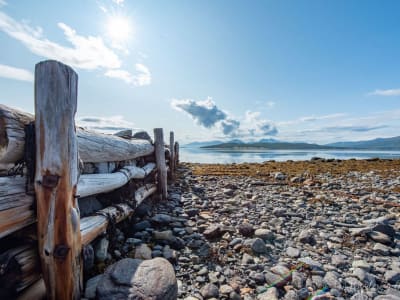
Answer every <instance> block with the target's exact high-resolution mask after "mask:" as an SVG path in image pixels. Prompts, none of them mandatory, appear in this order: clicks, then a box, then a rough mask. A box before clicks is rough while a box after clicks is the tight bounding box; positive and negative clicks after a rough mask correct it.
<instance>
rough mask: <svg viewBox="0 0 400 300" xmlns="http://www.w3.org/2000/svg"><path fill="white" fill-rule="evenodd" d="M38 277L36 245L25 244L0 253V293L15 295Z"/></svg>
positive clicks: (38, 267) (38, 266) (38, 264)
mask: <svg viewBox="0 0 400 300" xmlns="http://www.w3.org/2000/svg"><path fill="white" fill-rule="evenodd" d="M38 279H40V262H39V259H38V253H37V250H36V247H34V246H33V245H32V244H25V245H22V246H18V247H15V248H12V249H9V250H7V251H5V252H4V253H2V254H1V255H0V286H1V289H2V291H1V292H0V293H3V294H4V293H8V294H9V295H15V294H16V293H18V292H20V291H22V290H23V289H25V288H26V287H28V286H29V285H31V284H32V283H34V282H35V281H37V280H38Z"/></svg>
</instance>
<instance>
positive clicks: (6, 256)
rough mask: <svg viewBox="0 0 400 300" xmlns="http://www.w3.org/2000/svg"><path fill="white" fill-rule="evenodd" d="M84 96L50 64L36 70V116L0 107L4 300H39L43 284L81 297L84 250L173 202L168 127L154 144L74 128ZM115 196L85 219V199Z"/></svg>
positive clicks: (62, 68)
mask: <svg viewBox="0 0 400 300" xmlns="http://www.w3.org/2000/svg"><path fill="white" fill-rule="evenodd" d="M77 90H78V76H77V74H76V73H75V72H74V71H73V70H72V69H71V68H70V67H68V66H66V65H64V64H62V63H59V62H56V61H44V62H41V63H38V64H37V65H36V68H35V115H34V116H33V115H30V114H28V113H24V112H21V111H18V110H16V109H12V108H9V107H6V106H4V105H0V165H1V168H0V169H3V170H5V169H6V170H7V171H6V172H5V171H3V173H2V174H1V176H0V239H1V240H0V241H1V244H0V245H1V246H0V296H3V297H2V298H4V297H7V296H8V297H13V296H15V295H17V294H18V296H19V298H20V299H36V298H37V296H38V295H39V294H40V291H41V290H44V287H45V291H46V295H47V298H48V299H79V298H80V297H81V295H82V291H83V275H82V274H83V271H82V270H83V258H82V257H83V254H84V253H83V250H85V249H86V248H85V247H86V246H87V245H89V244H90V243H91V242H93V241H94V240H95V239H96V238H97V237H98V236H99V235H101V234H103V233H104V232H105V231H106V229H107V227H108V225H109V223H110V222H113V223H115V222H120V221H122V220H124V219H126V218H127V217H129V216H131V215H132V214H133V212H134V210H135V207H137V206H138V205H139V204H140V203H141V202H142V201H143V200H144V199H146V198H147V197H149V196H150V195H153V194H157V193H158V195H159V199H166V198H167V178H170V179H171V180H174V177H175V168H176V164H177V162H178V156H179V144H178V143H177V142H175V141H174V134H173V132H171V133H170V140H169V145H167V146H166V145H164V136H163V130H162V129H161V128H156V129H154V143H153V142H152V140H151V138H150V137H149V136H148V135H147V134H146V133H144V132H142V133H141V134H139V135H133V136H132V131H129V130H128V131H124V132H120V133H119V134H116V135H106V134H99V133H94V132H90V131H86V130H84V129H82V128H76V126H75V119H74V118H75V112H76V108H77ZM138 137H139V138H138ZM110 192H112V193H113V195H115V194H118V195H119V196H118V197H115V196H110V198H111V199H109V200H110V201H109V203H110V204H109V205H108V206H107V207H103V208H102V209H100V210H99V211H97V212H95V213H93V214H92V215H89V216H85V217H81V216H80V215H81V214H80V210H79V203H80V202H81V201H84V200H85V199H87V198H85V197H88V196H92V195H98V194H102V195H105V196H106V197H107V195H111V194H107V193H110ZM116 198H118V199H119V200H118V201H117V200H116ZM113 201H114V202H113ZM32 239H33V241H34V242H33V243H32V242H26V240H32ZM41 279H44V285H43V280H41Z"/></svg>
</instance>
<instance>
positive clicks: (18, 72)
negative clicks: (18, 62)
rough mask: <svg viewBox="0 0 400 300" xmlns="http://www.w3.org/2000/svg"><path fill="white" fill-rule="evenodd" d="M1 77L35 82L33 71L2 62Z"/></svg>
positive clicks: (0, 66)
mask: <svg viewBox="0 0 400 300" xmlns="http://www.w3.org/2000/svg"><path fill="white" fill-rule="evenodd" d="M0 77H4V78H9V79H16V80H22V81H29V82H33V74H32V72H30V71H28V70H25V69H20V68H15V67H11V66H7V65H1V64H0Z"/></svg>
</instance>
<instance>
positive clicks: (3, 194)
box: [0, 177, 36, 238]
mask: <svg viewBox="0 0 400 300" xmlns="http://www.w3.org/2000/svg"><path fill="white" fill-rule="evenodd" d="M25 181H26V178H24V177H0V238H2V237H4V236H7V235H9V234H10V233H12V232H15V231H17V230H19V229H21V228H23V227H25V226H27V225H29V224H32V223H34V222H36V217H35V213H34V210H33V209H34V208H33V204H34V197H33V196H31V195H27V194H26V193H25Z"/></svg>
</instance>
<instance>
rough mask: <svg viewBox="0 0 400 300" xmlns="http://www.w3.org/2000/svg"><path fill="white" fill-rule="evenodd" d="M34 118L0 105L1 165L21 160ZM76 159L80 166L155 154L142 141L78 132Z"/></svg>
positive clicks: (144, 141) (80, 130) (79, 129)
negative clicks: (26, 130) (29, 127)
mask: <svg viewBox="0 0 400 300" xmlns="http://www.w3.org/2000/svg"><path fill="white" fill-rule="evenodd" d="M31 121H34V116H32V115H31V114H28V113H25V112H21V111H19V110H16V109H14V108H10V107H7V106H5V105H0V164H4V165H6V164H9V163H15V162H17V161H19V160H22V159H23V157H24V147H25V131H24V127H25V125H26V124H28V123H30V122H31ZM77 136H78V149H79V156H80V159H82V161H83V162H85V163H86V162H93V163H98V162H111V161H125V160H130V159H134V158H137V157H141V156H146V155H149V154H152V153H153V152H154V147H153V145H152V144H151V143H150V142H149V141H147V140H142V139H129V140H128V139H124V138H121V137H118V136H113V135H108V134H101V133H94V132H90V131H87V130H84V129H82V128H78V129H77Z"/></svg>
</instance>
